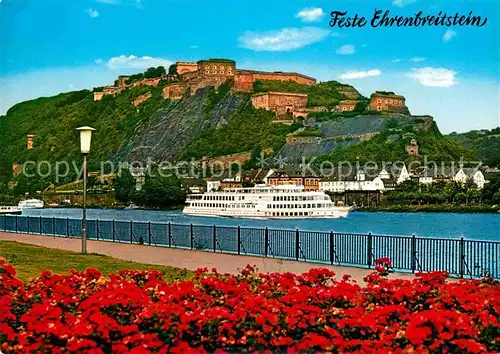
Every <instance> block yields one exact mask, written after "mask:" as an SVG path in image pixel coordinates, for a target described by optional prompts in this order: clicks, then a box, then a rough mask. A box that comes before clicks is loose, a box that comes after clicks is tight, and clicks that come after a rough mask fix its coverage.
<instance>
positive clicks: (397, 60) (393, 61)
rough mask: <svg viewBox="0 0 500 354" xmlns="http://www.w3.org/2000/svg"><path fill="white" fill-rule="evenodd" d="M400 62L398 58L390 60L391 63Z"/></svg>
mask: <svg viewBox="0 0 500 354" xmlns="http://www.w3.org/2000/svg"><path fill="white" fill-rule="evenodd" d="M400 61H401V59H399V58H397V59H394V60H391V62H392V63H399V62H400Z"/></svg>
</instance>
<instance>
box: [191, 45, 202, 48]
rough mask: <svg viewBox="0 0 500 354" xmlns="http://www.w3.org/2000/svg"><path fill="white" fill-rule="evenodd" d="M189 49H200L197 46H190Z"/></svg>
mask: <svg viewBox="0 0 500 354" xmlns="http://www.w3.org/2000/svg"><path fill="white" fill-rule="evenodd" d="M189 48H190V49H198V48H200V47H199V46H197V45H192V46H190V47H189Z"/></svg>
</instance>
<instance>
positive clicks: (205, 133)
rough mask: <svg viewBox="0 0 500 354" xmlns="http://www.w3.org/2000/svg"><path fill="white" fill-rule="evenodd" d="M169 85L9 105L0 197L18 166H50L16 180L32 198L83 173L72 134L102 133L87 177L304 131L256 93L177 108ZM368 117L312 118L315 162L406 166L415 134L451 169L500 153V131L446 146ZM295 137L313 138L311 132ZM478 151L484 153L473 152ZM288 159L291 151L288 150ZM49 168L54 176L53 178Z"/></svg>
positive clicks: (206, 96) (267, 84)
mask: <svg viewBox="0 0 500 354" xmlns="http://www.w3.org/2000/svg"><path fill="white" fill-rule="evenodd" d="M164 85H165V83H160V85H159V86H158V87H152V86H142V87H136V88H126V89H124V90H123V91H122V92H120V93H119V94H117V95H116V96H114V97H113V96H105V97H104V98H103V99H102V100H101V101H97V102H94V100H93V93H92V92H90V91H88V90H82V91H76V92H69V93H62V94H59V95H57V96H53V97H42V98H38V99H35V100H30V101H26V102H22V103H19V104H17V105H15V106H13V107H12V108H11V109H9V111H8V112H7V114H6V115H5V116H2V117H1V118H0V141H1V142H2V151H1V152H0V194H2V190H4V191H5V189H6V185H7V182H8V181H11V180H12V179H13V177H12V164H13V163H20V164H23V163H24V162H26V161H35V162H41V161H47V163H45V165H43V168H42V170H41V172H42V173H46V177H44V178H42V179H40V178H39V177H33V178H32V179H29V178H28V177H25V176H19V177H17V178H16V179H15V180H17V181H18V182H23V181H24V182H25V183H22V184H23V185H25V186H26V185H30V184H36V187H34V188H35V189H36V190H43V189H44V188H45V187H46V186H48V185H49V184H50V183H53V182H56V181H55V180H54V174H55V171H54V166H55V163H56V161H68V162H69V163H72V162H73V161H74V163H75V164H76V166H77V167H78V168H80V167H81V161H82V157H81V154H80V152H79V135H78V133H77V132H76V131H75V128H77V127H79V126H83V125H89V126H92V127H94V128H96V129H97V131H96V132H95V134H94V137H93V141H92V152H91V154H90V157H89V159H90V161H89V168H90V170H91V171H98V170H100V163H101V161H107V160H113V161H115V162H117V161H120V162H121V161H129V162H130V161H137V160H139V161H144V162H145V161H147V159H149V158H151V159H152V160H153V161H174V162H175V161H178V160H179V159H181V158H182V159H191V158H194V159H199V158H201V157H203V156H208V157H215V156H222V155H228V154H233V153H237V152H246V151H257V150H258V149H264V148H272V149H273V150H274V151H275V152H278V151H280V150H282V148H283V146H284V145H285V139H286V135H287V134H289V133H291V132H294V131H296V130H297V129H299V128H302V123H295V124H293V125H291V126H288V125H282V124H275V123H272V121H273V119H274V117H275V116H274V113H272V112H269V111H265V110H261V109H254V108H253V107H252V104H251V94H249V93H238V92H232V91H231V82H230V81H228V82H227V83H226V84H224V85H221V86H220V87H219V88H218V89H214V88H203V89H200V90H198V91H197V92H196V94H194V95H192V96H189V97H185V98H184V99H182V100H180V101H170V100H164V99H163V98H162V96H161V92H162V88H163V86H164ZM254 89H255V91H256V92H266V91H284V92H301V93H307V94H308V95H309V103H308V105H309V106H325V107H330V108H331V107H333V106H334V105H336V104H337V103H338V101H339V100H343V99H353V98H358V99H364V98H363V97H362V96H361V95H360V94H359V92H358V91H357V90H356V89H355V88H353V87H352V86H349V85H344V84H341V83H339V82H336V81H329V82H324V83H319V84H317V85H316V86H308V85H302V84H297V83H294V82H291V81H288V82H280V81H265V80H263V81H256V82H255V85H254ZM148 92H151V94H152V97H151V98H150V99H148V100H147V101H145V102H143V103H142V104H140V105H139V106H138V107H135V106H134V105H133V104H132V102H133V101H134V99H136V98H137V97H139V96H141V95H144V94H145V93H148ZM365 113H367V114H365ZM365 113H363V114H364V115H363V116H362V117H361V118H360V116H355V115H358V113H352V114H350V113H346V114H345V115H342V114H341V115H342V116H339V114H337V113H336V114H333V113H332V114H330V113H318V114H312V116H314V117H315V119H316V121H317V126H316V127H315V128H314V127H312V128H310V129H312V131H315V132H316V135H317V136H321V137H322V138H323V141H322V143H321V144H322V145H321V146H320V148H319V149H318V150H310V151H312V154H311V155H310V156H309V157H311V156H318V155H319V159H318V160H317V161H323V160H326V159H328V160H330V161H332V162H338V161H341V160H348V161H352V162H355V161H356V159H357V158H358V157H361V159H363V160H375V161H380V160H386V161H394V160H401V159H403V160H404V159H407V158H408V156H407V154H406V152H405V149H404V146H405V144H407V143H408V141H409V139H410V137H411V136H413V137H415V138H417V140H418V143H419V146H420V155H422V156H423V155H426V156H427V157H428V159H434V160H436V161H447V162H449V161H450V160H456V159H459V158H460V157H461V156H464V158H466V159H473V158H475V157H476V156H480V157H481V158H485V159H487V160H488V159H489V160H488V161H493V162H494V161H498V155H499V154H496V155H495V151H497V152H498V145H497V144H498V140H499V139H498V136H496V135H495V134H498V133H499V132H495V131H492V132H491V134H490V133H488V134H482V133H481V134H482V135H481V134H479V135H478V136H476V135H477V134H476V135H474V134H469V135H456V136H453V135H452V134H450V136H448V137H447V139H444V138H443V136H442V135H441V134H440V133H439V130H438V128H437V126H436V125H435V124H434V125H433V126H432V127H430V125H428V126H426V128H425V129H421V128H420V127H419V125H422V124H423V123H422V122H420V121H421V120H422V119H421V118H418V117H410V116H406V115H399V116H398V117H399V118H398V119H399V120H400V121H401V122H407V124H406V123H405V124H403V123H401V124H400V125H399V126H398V124H399V123H398V124H396V125H391V124H390V123H391V121H396V119H391V118H390V117H391V115H383V114H382V115H381V114H376V115H374V114H371V115H369V114H368V113H369V112H365ZM386 120H387V124H386V123H385V122H386ZM431 121H432V119H431ZM419 122H420V123H419ZM393 123H394V122H393ZM342 127H343V128H342ZM429 127H430V128H429ZM341 128H342V129H341ZM344 131H345V133H344ZM373 132H378V135H376V136H375V137H374V138H373V139H371V140H369V141H363V142H360V141H359V139H358V140H357V141H356V139H350V140H349V139H347V140H349V141H347V140H346V138H345V135H346V134H347V135H349V134H359V133H373ZM27 134H34V135H35V136H36V137H35V140H34V148H33V149H32V150H27V149H26V135H27ZM296 134H298V135H299V136H300V135H310V132H307V131H305V132H296ZM337 138H338V139H343V140H342V144H336V143H335V139H337ZM492 143H494V144H492ZM477 144H479V146H480V148H479V149H478V150H474V146H475V145H477ZM495 144H496V145H495ZM464 146H465V147H464ZM470 149H472V150H473V152H472V153H471V152H470ZM297 151H302V152H303V151H305V150H304V149H302V150H300V149H299V150H297ZM291 154H294V152H293V151H291ZM304 155H305V154H304ZM495 157H496V158H497V160H495ZM491 159H493V160H491ZM49 165H50V166H51V167H52V171H47V166H49ZM49 172H51V173H49ZM75 177H76V172H75V171H74V168H72V170H71V172H70V174H69V175H68V176H67V177H66V178H65V179H62V180H60V181H58V184H62V183H65V182H69V181H72V180H74V179H75ZM31 189H32V188H30V190H31Z"/></svg>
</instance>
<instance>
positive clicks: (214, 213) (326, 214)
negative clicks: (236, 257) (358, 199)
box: [183, 208, 350, 219]
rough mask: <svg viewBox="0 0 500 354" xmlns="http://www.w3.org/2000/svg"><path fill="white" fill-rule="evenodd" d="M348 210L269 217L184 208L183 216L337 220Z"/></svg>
mask: <svg viewBox="0 0 500 354" xmlns="http://www.w3.org/2000/svg"><path fill="white" fill-rule="evenodd" d="M349 211H350V209H349V208H343V209H339V210H332V211H324V212H319V213H318V214H311V215H300V216H291V215H288V216H269V215H265V213H263V214H260V213H259V214H253V215H252V214H248V215H235V214H234V212H233V211H231V212H230V213H229V212H226V211H224V210H220V211H217V210H213V211H207V210H189V209H187V208H184V210H183V214H184V215H186V216H204V217H223V218H233V219H338V218H345V217H347V215H348V214H349Z"/></svg>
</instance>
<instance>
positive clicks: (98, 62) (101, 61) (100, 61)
mask: <svg viewBox="0 0 500 354" xmlns="http://www.w3.org/2000/svg"><path fill="white" fill-rule="evenodd" d="M94 62H95V63H96V64H99V65H101V64H102V63H104V60H102V59H101V58H97V59H96V60H94Z"/></svg>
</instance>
